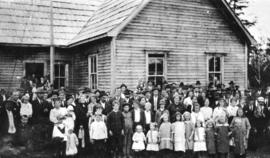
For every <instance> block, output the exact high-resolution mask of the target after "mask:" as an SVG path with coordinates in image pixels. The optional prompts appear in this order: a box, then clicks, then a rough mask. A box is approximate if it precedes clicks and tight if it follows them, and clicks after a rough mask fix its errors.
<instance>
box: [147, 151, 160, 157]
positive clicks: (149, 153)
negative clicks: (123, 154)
mask: <svg viewBox="0 0 270 158" xmlns="http://www.w3.org/2000/svg"><path fill="white" fill-rule="evenodd" d="M145 157H147V158H157V157H158V152H157V151H147V152H146V155H145Z"/></svg>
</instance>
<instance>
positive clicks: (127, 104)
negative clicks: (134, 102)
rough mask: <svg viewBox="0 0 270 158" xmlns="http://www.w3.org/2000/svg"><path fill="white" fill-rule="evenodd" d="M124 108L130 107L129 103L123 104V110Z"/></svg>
mask: <svg viewBox="0 0 270 158" xmlns="http://www.w3.org/2000/svg"><path fill="white" fill-rule="evenodd" d="M125 106H128V107H131V106H130V104H129V103H124V104H123V108H124V107H125Z"/></svg>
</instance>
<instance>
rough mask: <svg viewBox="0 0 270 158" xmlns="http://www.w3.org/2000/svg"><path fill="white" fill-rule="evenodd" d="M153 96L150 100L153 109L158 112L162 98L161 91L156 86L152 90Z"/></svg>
mask: <svg viewBox="0 0 270 158" xmlns="http://www.w3.org/2000/svg"><path fill="white" fill-rule="evenodd" d="M152 92H153V96H152V97H151V99H150V100H149V102H150V103H151V104H152V111H153V112H156V111H157V110H158V109H159V102H160V100H161V96H160V95H159V91H158V89H157V88H154V89H153V90H152Z"/></svg>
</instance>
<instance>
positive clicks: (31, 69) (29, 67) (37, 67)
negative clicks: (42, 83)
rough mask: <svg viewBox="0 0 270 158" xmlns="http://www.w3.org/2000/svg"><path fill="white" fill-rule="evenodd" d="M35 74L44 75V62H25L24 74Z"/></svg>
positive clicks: (28, 75)
mask: <svg viewBox="0 0 270 158" xmlns="http://www.w3.org/2000/svg"><path fill="white" fill-rule="evenodd" d="M33 74H35V76H36V78H38V79H40V77H43V76H44V63H30V62H29V63H25V76H26V77H30V76H32V75H33Z"/></svg>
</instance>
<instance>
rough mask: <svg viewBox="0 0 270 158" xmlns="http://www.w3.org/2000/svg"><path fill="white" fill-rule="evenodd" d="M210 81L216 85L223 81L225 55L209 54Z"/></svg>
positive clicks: (208, 75)
mask: <svg viewBox="0 0 270 158" xmlns="http://www.w3.org/2000/svg"><path fill="white" fill-rule="evenodd" d="M207 77H208V82H209V83H210V82H212V83H214V85H215V86H216V85H218V84H221V83H222V82H223V56H217V55H211V56H208V74H207Z"/></svg>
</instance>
